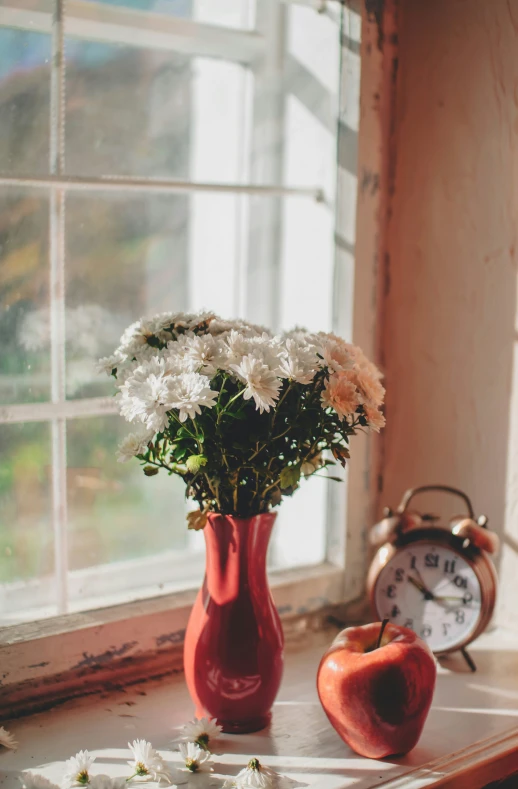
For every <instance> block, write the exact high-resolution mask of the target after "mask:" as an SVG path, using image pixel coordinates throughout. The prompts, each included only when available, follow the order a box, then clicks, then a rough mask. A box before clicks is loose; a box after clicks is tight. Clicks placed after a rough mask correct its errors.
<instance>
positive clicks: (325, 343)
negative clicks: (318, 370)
mask: <svg viewBox="0 0 518 789" xmlns="http://www.w3.org/2000/svg"><path fill="white" fill-rule="evenodd" d="M319 340H320V343H321V349H320V352H321V355H322V357H323V358H322V362H321V364H322V366H323V367H329V369H330V370H331V371H332V372H335V373H337V372H340V371H341V370H349V369H351V368H352V366H353V364H354V357H353V355H352V354H351V353H350V349H351V348H353V347H354V346H352V345H349V343H347V342H345V340H342V338H341V337H337V336H336V334H321V335H319Z"/></svg>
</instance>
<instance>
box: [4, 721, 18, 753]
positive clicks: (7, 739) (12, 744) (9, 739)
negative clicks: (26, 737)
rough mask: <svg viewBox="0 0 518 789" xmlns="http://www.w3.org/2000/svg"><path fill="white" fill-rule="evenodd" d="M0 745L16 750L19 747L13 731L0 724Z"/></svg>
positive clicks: (9, 749)
mask: <svg viewBox="0 0 518 789" xmlns="http://www.w3.org/2000/svg"><path fill="white" fill-rule="evenodd" d="M0 746H2V747H3V748H7V750H8V751H15V750H16V749H17V747H18V743H17V742H16V740H15V739H14V737H13V735H12V734H11V732H9V731H7V729H4V727H3V726H0Z"/></svg>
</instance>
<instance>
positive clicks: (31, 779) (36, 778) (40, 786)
mask: <svg viewBox="0 0 518 789" xmlns="http://www.w3.org/2000/svg"><path fill="white" fill-rule="evenodd" d="M20 783H21V785H22V787H23V789H59V786H58V785H57V784H54V783H52V781H49V779H48V778H45V777H44V776H43V775H39V774H38V773H31V772H24V773H22V774H21V775H20Z"/></svg>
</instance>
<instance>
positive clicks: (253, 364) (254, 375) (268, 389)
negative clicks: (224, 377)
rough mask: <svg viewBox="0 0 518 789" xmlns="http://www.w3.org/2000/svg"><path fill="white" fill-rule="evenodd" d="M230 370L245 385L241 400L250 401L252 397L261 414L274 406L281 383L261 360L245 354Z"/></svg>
mask: <svg viewBox="0 0 518 789" xmlns="http://www.w3.org/2000/svg"><path fill="white" fill-rule="evenodd" d="M230 369H231V370H232V371H233V372H234V373H235V374H236V375H237V377H238V378H239V379H240V380H241V381H242V382H243V383H244V384H246V387H245V390H244V392H243V398H244V399H245V400H250V398H252V397H253V399H254V402H255V405H256V408H257V409H258V410H259V412H260V413H261V414H262V412H263V411H269V410H270V407H271V406H274V405H275V402H276V400H277V398H278V397H279V389H280V388H281V382H280V381H279V379H278V378H277V376H276V375H275V374H274V373H272V371H271V370H270V368H269V367H268V366H267V365H266V364H264V362H263V361H261V359H258V358H257V356H254V355H252V354H247V355H246V356H244V357H243V359H242V360H241V362H240V363H239V364H232V365H230Z"/></svg>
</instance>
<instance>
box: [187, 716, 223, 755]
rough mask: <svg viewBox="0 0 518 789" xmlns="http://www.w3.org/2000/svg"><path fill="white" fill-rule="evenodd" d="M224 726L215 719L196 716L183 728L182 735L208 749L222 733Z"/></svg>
mask: <svg viewBox="0 0 518 789" xmlns="http://www.w3.org/2000/svg"><path fill="white" fill-rule="evenodd" d="M221 730H222V727H221V726H219V724H217V723H216V721H215V720H210V719H209V718H194V720H192V721H189V723H186V724H185V726H184V727H183V729H182V737H183V739H184V740H186V741H188V742H194V743H195V744H196V745H199V746H200V748H204V749H205V750H207V749H208V748H209V745H210V743H211V742H212V741H213V740H215V739H216V737H218V736H219V735H220V734H221Z"/></svg>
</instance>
